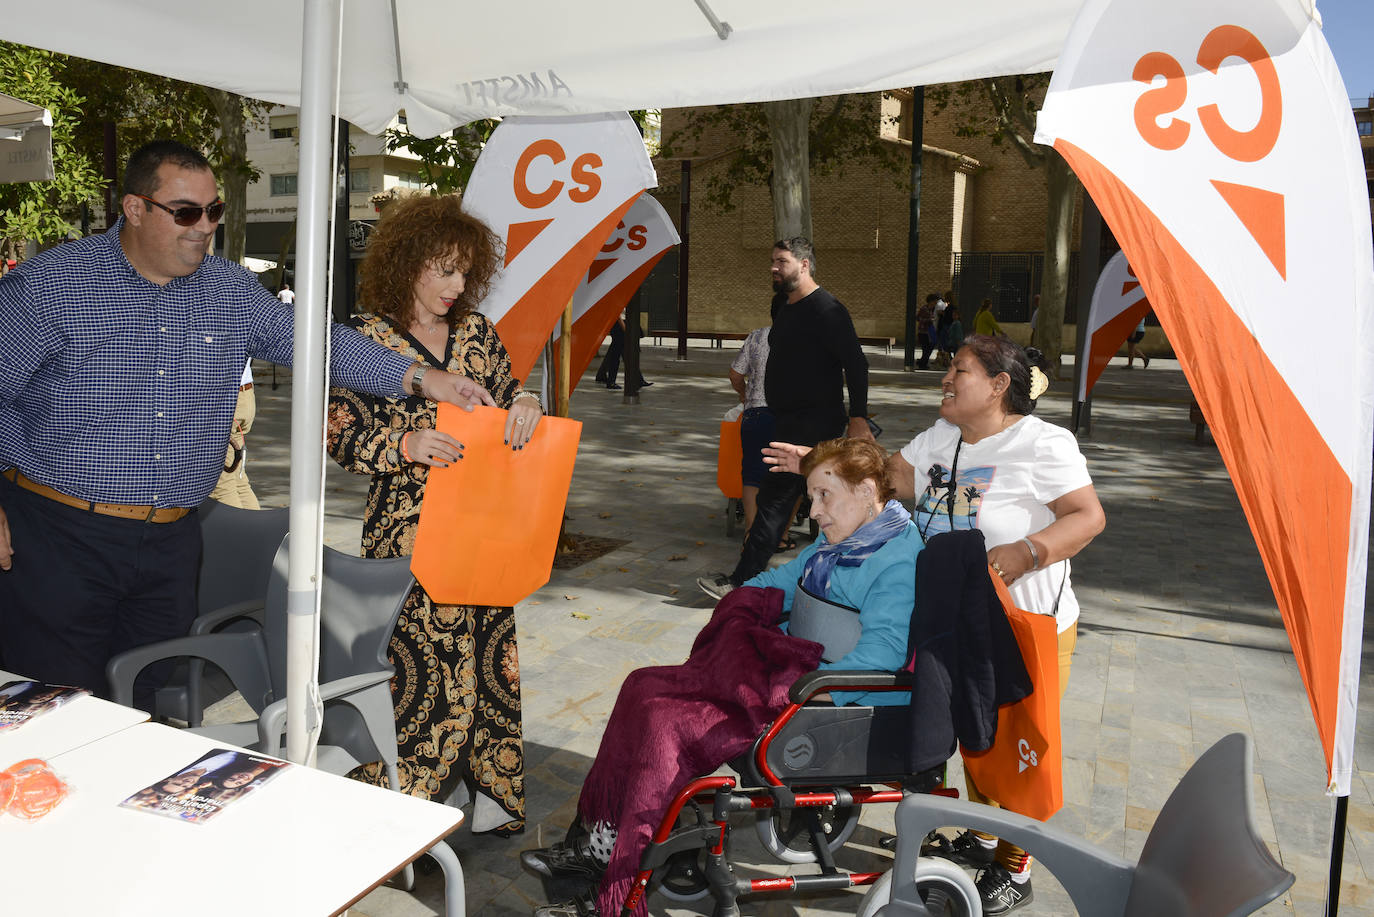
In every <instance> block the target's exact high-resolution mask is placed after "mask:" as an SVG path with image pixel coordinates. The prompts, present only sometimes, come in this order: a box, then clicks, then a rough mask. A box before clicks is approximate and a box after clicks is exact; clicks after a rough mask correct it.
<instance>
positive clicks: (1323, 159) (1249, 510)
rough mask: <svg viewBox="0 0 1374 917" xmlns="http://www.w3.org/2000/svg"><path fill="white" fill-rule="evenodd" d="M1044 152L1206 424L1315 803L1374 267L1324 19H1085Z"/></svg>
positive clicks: (1100, 13) (1363, 474) (1336, 703)
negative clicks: (1294, 667) (1313, 745)
mask: <svg viewBox="0 0 1374 917" xmlns="http://www.w3.org/2000/svg"><path fill="white" fill-rule="evenodd" d="M1036 139H1037V140H1038V141H1039V142H1041V143H1051V144H1053V145H1054V147H1055V149H1056V150H1058V151H1059V152H1060V153H1061V154H1062V155H1063V156H1064V158H1065V159H1067V160H1068V161H1069V164H1070V165H1071V166H1072V167H1073V170H1074V172H1075V173H1076V174H1077V176H1078V177H1079V178H1080V179H1081V180H1082V181H1083V184H1084V186H1085V187H1086V188H1087V190H1088V192H1089V193H1090V194H1091V195H1092V198H1093V200H1094V202H1096V204H1097V206H1098V208H1099V209H1100V210H1101V211H1102V214H1103V216H1104V217H1105V218H1106V220H1107V222H1108V223H1109V224H1110V225H1111V228H1112V232H1113V233H1114V234H1115V235H1116V238H1117V240H1118V241H1119V242H1120V243H1121V247H1122V249H1123V250H1124V251H1125V253H1126V256H1127V257H1128V258H1129V259H1130V263H1131V267H1132V268H1134V269H1135V273H1136V276H1137V277H1138V278H1139V279H1140V282H1141V284H1142V285H1143V286H1144V289H1145V293H1146V295H1147V296H1148V297H1149V300H1150V304H1151V306H1152V307H1153V308H1154V312H1155V315H1156V316H1157V317H1158V318H1159V321H1160V324H1161V325H1162V326H1163V328H1164V331H1165V332H1166V333H1167V334H1168V336H1169V340H1170V342H1171V343H1172V344H1173V346H1174V350H1175V352H1176V353H1177V354H1178V356H1179V360H1180V362H1181V364H1182V366H1183V370H1184V372H1185V373H1186V374H1187V376H1188V381H1189V383H1190V384H1191V385H1192V388H1193V393H1194V394H1195V396H1196V397H1197V400H1198V402H1199V403H1200V404H1201V405H1202V409H1203V411H1204V413H1205V414H1206V415H1207V420H1208V423H1209V424H1210V425H1211V428H1212V432H1213V434H1214V435H1215V437H1216V441H1217V446H1218V448H1219V449H1220V450H1221V455H1222V457H1223V458H1224V459H1225V461H1226V466H1227V468H1228V469H1229V471H1230V473H1231V479H1232V481H1233V482H1234V483H1235V486H1236V490H1237V492H1238V494H1239V496H1240V501H1241V505H1242V506H1243V507H1244V509H1245V513H1246V517H1247V518H1248V520H1249V522H1250V527H1251V529H1252V530H1253V532H1254V534H1255V540H1256V542H1257V543H1258V545H1259V550H1260V556H1261V557H1262V558H1263V560H1264V565H1265V569H1266V571H1267V573H1268V575H1269V581H1270V583H1271V584H1272V586H1273V589H1274V594H1275V597H1276V598H1277V600H1278V606H1279V610H1280V612H1281V613H1282V615H1283V621H1284V625H1285V626H1286V627H1287V629H1288V635H1289V639H1290V640H1291V642H1292V645H1293V652H1294V655H1295V657H1296V659H1297V663H1298V667H1299V670H1300V671H1301V672H1302V677H1303V680H1304V683H1305V684H1306V687H1307V694H1308V698H1309V701H1310V703H1311V706H1312V712H1313V715H1314V717H1315V719H1316V724H1317V730H1318V733H1319V734H1320V736H1321V741H1322V744H1323V747H1324V751H1325V753H1326V759H1327V769H1328V792H1330V793H1333V794H1336V795H1347V794H1348V793H1349V790H1350V777H1351V767H1352V757H1353V747H1354V735H1355V711H1356V693H1357V690H1358V687H1359V662H1360V644H1361V633H1362V627H1363V618H1364V596H1365V572H1366V571H1365V568H1366V565H1367V562H1368V556H1367V553H1366V547H1367V539H1368V535H1369V497H1370V456H1371V451H1372V450H1374V412H1372V411H1371V407H1370V406H1371V404H1374V268H1371V263H1372V262H1374V254H1371V243H1370V226H1369V197H1368V189H1367V187H1366V183H1365V172H1364V165H1363V163H1362V161H1361V157H1360V149H1359V143H1358V139H1357V137H1356V133H1355V125H1354V119H1353V117H1352V115H1351V110H1350V103H1349V102H1348V101H1347V99H1346V95H1345V88H1344V86H1343V85H1342V81H1341V77H1340V74H1339V73H1338V72H1337V70H1336V64H1335V62H1334V61H1333V59H1332V57H1331V51H1330V49H1329V48H1328V47H1327V45H1326V40H1325V39H1324V38H1323V37H1322V32H1321V22H1320V18H1319V16H1318V14H1317V13H1316V10H1315V9H1314V8H1313V7H1312V5H1311V3H1310V2H1307V0H1209V2H1208V3H1196V2H1194V0H1156V2H1153V3H1150V4H1144V3H1140V2H1128V0H1087V2H1086V3H1085V4H1084V6H1083V8H1082V10H1081V11H1080V12H1079V15H1078V19H1077V21H1076V22H1075V25H1074V28H1073V30H1072V32H1071V33H1070V36H1069V40H1068V44H1067V45H1066V47H1065V49H1064V53H1063V55H1062V56H1061V57H1060V62H1059V66H1058V68H1057V69H1056V70H1055V73H1054V78H1053V80H1052V82H1051V84H1050V91H1049V94H1048V96H1047V97H1046V100H1045V106H1044V109H1043V110H1042V111H1041V113H1040V122H1039V127H1038V131H1037V134H1036ZM1317 310H1320V314H1321V321H1320V322H1314V321H1313V320H1312V318H1311V316H1313V315H1315V314H1317ZM1318 326H1320V327H1321V328H1326V329H1331V333H1322V332H1320V331H1315V330H1314V329H1315V328H1317V327H1318Z"/></svg>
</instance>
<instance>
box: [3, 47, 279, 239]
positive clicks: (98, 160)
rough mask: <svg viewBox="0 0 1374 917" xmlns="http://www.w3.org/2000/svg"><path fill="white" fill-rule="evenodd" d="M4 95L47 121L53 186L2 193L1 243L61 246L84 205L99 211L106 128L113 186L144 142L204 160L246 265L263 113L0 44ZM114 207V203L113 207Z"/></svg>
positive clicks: (174, 84) (154, 80)
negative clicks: (109, 128)
mask: <svg viewBox="0 0 1374 917" xmlns="http://www.w3.org/2000/svg"><path fill="white" fill-rule="evenodd" d="M0 92H5V93H7V94H9V95H13V96H16V97H18V98H22V99H25V100H26V101H30V102H33V103H35V104H38V105H43V106H45V107H46V108H49V109H50V110H52V112H53V120H54V125H53V160H54V166H55V171H56V172H57V179H56V180H55V181H53V182H42V183H37V184H33V185H0V218H3V219H4V222H3V223H0V238H3V239H5V240H8V241H9V242H10V244H13V245H16V246H18V245H22V244H23V242H24V241H25V240H33V241H35V242H38V243H40V244H43V243H47V242H51V241H54V240H56V239H59V238H62V237H64V236H65V235H66V234H67V233H68V232H70V231H72V230H73V229H74V228H75V226H76V225H77V223H78V221H79V219H80V211H81V205H82V204H88V205H90V206H92V207H99V206H100V205H101V201H102V195H103V192H104V190H105V189H106V188H107V187H109V186H110V185H111V182H110V181H109V180H108V179H106V178H105V177H104V176H105V174H106V164H105V133H106V124H113V125H115V137H116V143H115V152H116V156H117V162H116V163H115V170H114V171H115V175H116V185H115V187H116V188H117V182H118V180H119V179H118V177H119V176H122V174H123V166H124V162H125V161H126V160H127V159H128V156H129V153H131V152H133V151H134V150H135V149H137V148H138V147H140V146H142V145H143V144H144V143H147V142H148V141H150V140H154V139H169V140H179V141H181V142H182V143H185V144H187V145H188V146H191V147H194V148H196V149H199V150H201V151H203V152H204V153H205V155H206V157H207V158H208V159H209V160H210V163H211V165H212V166H213V167H214V169H215V173H216V175H217V176H218V178H219V180H220V181H221V183H222V184H223V185H224V188H225V201H226V202H227V203H228V205H229V216H228V217H227V218H226V221H225V223H226V235H227V237H228V238H227V246H226V247H227V249H228V252H229V253H230V254H231V256H235V257H242V250H243V236H244V233H245V229H244V226H245V221H244V219H243V213H244V207H245V201H244V195H245V194H246V189H247V185H248V183H249V182H250V181H252V180H254V179H256V178H257V176H258V174H259V173H258V171H257V170H256V169H254V168H253V166H252V164H251V163H250V162H248V161H247V157H246V156H245V155H244V150H245V140H244V137H245V133H246V131H247V130H248V128H249V127H251V126H252V125H253V124H254V123H256V122H257V121H258V120H260V119H261V118H262V117H263V116H265V114H266V112H267V110H268V108H269V106H268V104H267V103H265V102H257V101H253V100H251V99H245V98H243V97H241V96H235V95H232V94H230V93H226V92H222V91H220V90H213V89H208V88H206V87H204V86H197V85H195V84H193V83H184V82H182V81H180V80H173V79H169V78H167V77H162V76H155V75H154V74H151V73H143V72H142V71H138V70H128V69H125V68H123V67H115V66H112V65H109V64H102V63H99V62H98V61H92V60H85V59H83V58H79V57H68V56H66V55H62V54H54V53H52V52H49V51H41V50H38V49H36V48H29V47H26V46H24V45H16V44H10V43H6V42H0ZM114 201H115V205H116V208H117V205H118V195H117V193H116V196H115V198H114Z"/></svg>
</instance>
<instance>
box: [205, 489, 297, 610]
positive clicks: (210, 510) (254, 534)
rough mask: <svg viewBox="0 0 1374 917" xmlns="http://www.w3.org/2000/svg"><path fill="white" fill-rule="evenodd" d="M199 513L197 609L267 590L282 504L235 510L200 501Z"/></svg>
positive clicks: (285, 513) (285, 517) (286, 513)
mask: <svg viewBox="0 0 1374 917" xmlns="http://www.w3.org/2000/svg"><path fill="white" fill-rule="evenodd" d="M197 515H198V516H199V517H200V537H201V541H202V543H203V548H202V550H201V555H200V574H199V578H198V583H197V586H196V604H197V613H198V614H207V613H209V612H212V611H216V610H218V609H220V608H224V607H226V606H228V605H236V604H238V603H240V602H248V601H254V600H257V601H261V600H262V598H263V596H265V595H266V594H267V581H268V578H269V577H270V575H271V572H272V558H273V557H274V556H275V555H276V553H277V547H278V545H280V544H281V540H282V538H284V537H285V536H286V528H287V525H288V521H289V518H290V510H289V509H288V508H287V507H284V506H283V507H278V508H275V509H239V508H238V507H237V506H229V505H228V504H225V503H220V502H219V501H218V500H206V501H205V502H204V503H202V504H201V505H200V509H199V511H198V513H197Z"/></svg>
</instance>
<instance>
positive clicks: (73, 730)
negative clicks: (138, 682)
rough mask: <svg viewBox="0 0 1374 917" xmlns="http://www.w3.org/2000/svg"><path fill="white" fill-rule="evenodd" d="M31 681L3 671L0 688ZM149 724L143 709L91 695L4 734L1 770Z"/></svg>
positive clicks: (0, 735) (0, 746) (0, 747)
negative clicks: (123, 730) (9, 684)
mask: <svg viewBox="0 0 1374 917" xmlns="http://www.w3.org/2000/svg"><path fill="white" fill-rule="evenodd" d="M28 680H29V679H26V678H25V677H24V676H23V675H15V674H13V673H12V672H3V671H0V685H3V684H8V683H9V682H12V681H28ZM147 721H148V714H146V713H144V712H143V711H142V710H135V709H133V708H132V707H122V706H120V705H119V704H115V703H111V702H110V701H107V700H101V699H100V698H98V697H92V696H90V695H86V696H84V697H77V698H74V699H72V700H70V701H67V703H65V704H63V705H62V706H60V707H58V708H56V709H54V710H49V711H48V712H46V713H42V714H40V715H38V716H36V717H34V718H33V719H31V720H29V721H28V722H26V723H24V724H23V725H22V726H15V727H13V728H10V729H6V730H4V731H0V770H4V769H5V768H7V767H9V766H10V765H11V764H14V763H15V762H17V761H22V760H24V759H25V758H51V757H53V756H54V755H60V754H62V753H63V752H68V751H71V750H72V749H74V748H80V747H81V746H82V745H85V744H87V743H88V742H94V741H96V740H97V739H103V738H105V737H106V736H108V735H113V734H114V733H116V732H119V731H120V730H122V729H128V728H129V727H130V726H135V725H137V724H139V723H146V722H147ZM0 824H3V823H0Z"/></svg>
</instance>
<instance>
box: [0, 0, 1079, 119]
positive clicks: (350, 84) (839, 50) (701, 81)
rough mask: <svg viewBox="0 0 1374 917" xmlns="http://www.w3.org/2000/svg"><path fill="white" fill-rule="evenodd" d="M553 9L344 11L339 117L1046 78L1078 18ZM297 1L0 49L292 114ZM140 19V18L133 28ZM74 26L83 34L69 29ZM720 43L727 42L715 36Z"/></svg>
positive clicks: (426, 4)
mask: <svg viewBox="0 0 1374 917" xmlns="http://www.w3.org/2000/svg"><path fill="white" fill-rule="evenodd" d="M701 5H705V6H706V9H708V10H712V11H713V13H714V16H715V17H718V19H719V20H723V21H724V22H725V23H728V25H729V30H728V32H727V33H726V37H725V38H724V39H722V38H721V37H720V34H719V32H718V31H717V29H716V28H715V26H714V25H713V23H712V21H711V17H708V16H707V15H705V14H704V11H703V9H702V8H700V6H699V3H698V0H601V2H600V3H598V4H597V5H596V6H595V7H591V6H588V5H585V4H580V3H567V2H561V0H560V2H554V0H513V2H510V3H504V4H469V3H453V2H451V0H396V2H394V3H390V4H388V3H382V2H377V0H367V2H350V3H346V4H344V15H343V19H344V24H343V36H342V48H343V54H342V58H343V60H342V64H341V71H340V92H339V103H338V106H337V109H336V110H337V112H338V113H339V114H340V115H341V116H343V117H344V118H346V119H347V120H349V121H351V122H353V123H355V124H357V125H358V126H360V127H362V128H364V129H365V130H368V131H372V132H377V131H380V130H381V129H382V128H383V127H384V126H386V124H387V123H388V122H389V121H390V120H391V119H392V118H393V117H394V116H395V114H396V112H397V111H398V110H404V111H405V112H406V115H407V119H408V127H409V129H410V130H411V131H412V132H413V133H415V134H417V135H419V136H433V135H435V134H438V133H441V132H443V131H445V130H448V129H450V128H452V127H455V126H457V125H460V124H463V123H466V122H468V121H472V120H475V119H478V118H487V117H494V116H503V115H510V114H555V115H556V114H572V113H586V112H597V111H618V110H626V109H636V108H667V107H677V106H687V105H707V104H725V103H731V102H753V101H766V100H771V99H785V98H802V97H806V96H819V95H833V94H837V93H842V92H855V91H873V90H881V89H893V88H898V87H903V86H915V85H925V84H929V83H938V82H948V81H952V80H959V79H968V78H973V77H978V76H990V75H996V74H1003V73H1028V72H1036V71H1043V70H1049V69H1052V68H1053V66H1054V64H1055V60H1056V58H1057V56H1058V54H1059V49H1060V48H1061V46H1062V45H1063V43H1064V40H1065V37H1066V35H1067V34H1068V30H1069V26H1070V24H1071V23H1072V21H1073V17H1074V15H1075V14H1076V13H1077V11H1078V8H1079V5H1080V3H1079V0H1029V2H1012V0H965V2H964V3H960V4H945V5H939V4H917V3H909V2H894V0H852V2H850V3H847V4H836V3H834V2H832V0H794V2H792V3H790V4H787V5H786V6H784V7H778V6H774V5H769V4H762V3H757V2H753V0H750V2H745V0H710V3H709V5H706V4H705V3H704V2H703V3H702V4H701ZM303 9H304V0H240V2H239V3H238V4H237V5H236V7H235V11H234V15H233V16H229V17H226V16H225V15H224V11H223V10H222V9H221V8H219V7H218V6H215V5H213V4H208V5H207V4H187V3H184V2H178V0H140V2H139V3H137V4H131V3H122V2H109V0H73V2H71V3H65V4H56V5H49V6H46V7H44V6H41V5H40V6H35V7H31V8H29V9H27V10H26V11H25V13H24V15H23V16H12V17H5V18H4V19H0V38H4V39H6V40H10V41H16V42H20V43H23V44H27V45H32V46H35V47H39V48H46V49H49V50H53V51H60V52H63V53H67V54H73V55H77V56H80V57H85V58H90V59H93V60H100V61H105V62H108V63H112V64H118V65H120V66H124V67H130V68H133V69H138V70H145V71H149V72H153V73H159V74H162V75H166V76H171V77H175V78H178V79H183V80H189V81H191V82H194V83H200V84H203V85H207V86H214V87H218V88H221V89H228V90H232V91H234V92H237V93H240V94H242V95H246V96H250V97H253V98H257V99H263V100H265V101H269V102H276V103H280V104H289V105H296V104H299V102H300V85H301V46H302V42H301V38H302V35H301V32H302V21H303ZM135 13H136V14H137V15H135ZM74 23H80V24H81V27H80V28H74V27H73V24H74ZM720 31H721V32H725V31H726V30H725V29H724V27H722V28H721V29H720Z"/></svg>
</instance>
